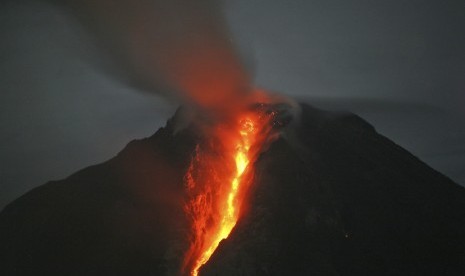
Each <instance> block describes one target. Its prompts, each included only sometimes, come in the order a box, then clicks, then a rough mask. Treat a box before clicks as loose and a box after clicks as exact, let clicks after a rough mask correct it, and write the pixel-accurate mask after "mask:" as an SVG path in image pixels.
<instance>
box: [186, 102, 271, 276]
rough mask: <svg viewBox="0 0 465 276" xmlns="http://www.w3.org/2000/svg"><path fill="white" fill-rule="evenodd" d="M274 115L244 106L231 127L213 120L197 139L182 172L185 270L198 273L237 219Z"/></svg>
mask: <svg viewBox="0 0 465 276" xmlns="http://www.w3.org/2000/svg"><path fill="white" fill-rule="evenodd" d="M272 115H273V114H271V113H268V114H266V113H264V112H256V111H248V112H244V114H241V116H240V117H239V118H238V120H237V121H238V122H237V124H235V125H234V126H233V127H226V126H217V127H216V128H215V130H214V131H213V133H212V134H211V135H210V138H209V139H208V140H209V141H208V142H206V143H204V144H200V145H197V147H196V150H195V153H194V156H193V158H192V160H191V163H190V166H189V169H188V171H187V174H186V178H185V180H186V186H187V191H188V194H189V199H188V201H187V203H186V206H185V211H186V213H187V214H188V216H189V218H190V220H191V224H192V237H191V244H190V248H189V250H188V251H187V253H186V255H185V258H184V264H183V267H184V269H183V271H184V273H183V274H187V273H190V275H192V276H196V275H198V273H199V269H200V267H201V266H202V265H204V264H205V263H206V262H207V261H208V260H209V259H210V257H211V255H212V254H213V253H214V252H215V250H216V248H217V247H218V245H219V244H220V242H221V241H222V240H223V239H226V238H227V237H228V236H229V234H230V233H231V231H232V229H233V228H234V226H235V225H236V222H237V221H238V219H239V216H240V214H241V206H242V205H243V202H244V198H245V195H246V193H247V190H248V188H249V187H250V184H251V183H252V177H253V175H252V174H253V168H250V165H251V164H253V163H254V162H255V161H256V159H257V157H258V154H259V153H260V152H261V150H262V149H263V147H264V146H265V145H266V144H268V143H269V141H271V139H270V132H271V129H272V128H271V125H270V119H271V118H272Z"/></svg>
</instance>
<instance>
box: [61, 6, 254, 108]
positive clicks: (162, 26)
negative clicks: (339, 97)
mask: <svg viewBox="0 0 465 276" xmlns="http://www.w3.org/2000/svg"><path fill="white" fill-rule="evenodd" d="M59 3H60V4H61V5H64V6H65V7H66V8H67V9H68V10H69V11H71V12H72V13H73V14H74V15H76V16H77V18H78V19H79V21H80V22H82V23H83V25H84V26H86V27H87V29H88V30H90V31H91V33H92V34H93V36H94V37H95V38H96V41H97V42H98V44H99V45H100V46H101V50H102V51H103V52H104V53H106V54H107V58H109V59H108V60H107V64H106V65H104V66H103V69H104V70H105V71H106V72H109V73H111V74H112V75H113V76H119V77H120V78H122V79H125V80H126V81H128V82H129V83H131V84H132V85H134V86H136V87H138V88H141V89H144V90H146V91H149V92H154V91H160V90H164V91H176V92H177V94H175V95H176V96H177V97H178V98H181V99H182V100H187V101H190V102H192V103H194V104H195V105H199V106H201V107H210V108H211V107H214V106H215V107H217V108H218V109H219V107H218V105H222V106H221V108H222V109H224V108H225V107H226V106H225V105H224V104H223V103H227V105H228V106H230V104H231V100H235V99H236V98H237V96H238V95H240V94H242V93H244V92H247V91H248V90H249V86H250V85H249V78H248V75H247V73H246V71H245V69H244V67H243V65H242V63H241V61H240V59H239V57H238V55H237V53H236V50H235V47H234V45H233V43H232V40H231V38H230V37H231V36H230V33H229V31H228V28H227V27H226V22H225V20H224V19H223V14H222V11H221V5H220V3H219V2H218V1H216V0H200V1H190V0H142V1H129V0H116V1H110V0H98V1H93V0H84V1H74V0H68V1H65V2H59ZM160 88H161V89H160Z"/></svg>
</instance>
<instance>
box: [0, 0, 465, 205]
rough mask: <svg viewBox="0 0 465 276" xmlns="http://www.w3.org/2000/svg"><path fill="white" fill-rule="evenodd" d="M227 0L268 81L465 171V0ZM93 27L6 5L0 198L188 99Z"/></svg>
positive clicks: (58, 13)
mask: <svg viewBox="0 0 465 276" xmlns="http://www.w3.org/2000/svg"><path fill="white" fill-rule="evenodd" d="M129 2H131V1H129ZM224 12H225V14H226V16H227V19H228V23H229V25H230V28H231V30H232V33H233V36H231V39H233V42H234V43H235V44H236V45H237V46H238V49H239V52H240V53H241V54H242V57H243V60H244V63H245V64H246V65H247V67H248V68H249V70H250V71H251V72H252V73H253V75H254V78H255V83H256V84H257V85H259V86H262V87H265V88H268V89H271V90H274V91H278V92H280V93H283V94H287V95H291V96H293V97H296V98H298V99H301V100H304V101H307V102H309V103H311V104H314V105H317V106H321V107H325V108H328V109H345V110H352V111H354V112H356V113H358V114H360V115H361V116H362V117H364V118H365V119H367V120H368V121H369V122H370V123H372V124H373V125H374V126H375V127H376V128H377V129H378V131H379V132H381V133H382V134H384V135H386V136H388V137H389V138H391V139H392V140H394V141H395V142H397V143H399V144H400V145H402V146H404V147H405V148H407V149H408V150H410V151H411V152H413V153H414V154H415V155H417V156H419V157H420V158H421V159H422V160H424V161H426V162H427V163H428V164H430V165H431V166H433V167H434V168H436V169H438V170H440V171H441V172H443V173H445V174H446V175H448V176H450V177H451V178H453V179H454V180H456V181H457V182H459V183H465V125H464V122H465V51H464V50H463V49H465V31H464V30H465V3H464V2H463V1H458V0H457V1H430V0H424V1H417V0H411V1H401V0H391V1H343V0H325V1H323V0H313V1H312V0H293V1H289V0H228V1H225V3H224ZM86 30H87V29H85V28H84V27H83V26H81V25H80V23H79V22H78V21H77V19H76V18H74V17H73V16H71V15H70V14H69V13H67V12H65V11H64V10H63V9H61V8H60V7H58V6H54V5H51V4H49V3H47V2H38V1H34V2H33V1H31V2H25V1H23V2H18V1H16V4H11V5H3V6H1V8H0V37H1V43H0V73H1V74H0V75H1V82H0V92H1V94H0V97H1V98H0V105H1V108H0V126H1V136H0V137H1V141H0V208H2V207H3V206H4V205H5V204H7V203H8V202H10V201H11V200H13V199H14V198H16V197H17V196H19V195H20V194H22V193H24V192H26V191H27V190H29V189H31V188H33V187H36V186H38V185H40V184H43V183H45V182H46V181H48V180H53V179H60V178H64V177H66V176H68V175H69V174H71V173H73V172H75V171H77V170H79V169H81V168H84V167H86V166H88V165H92V164H96V163H99V162H102V161H105V160H107V159H109V158H111V157H112V156H114V155H115V154H116V153H117V152H119V151H120V150H121V149H122V148H123V147H124V145H125V144H127V143H128V142H129V141H130V140H132V139H137V138H143V137H146V136H148V135H151V134H152V133H153V132H155V131H156V129H157V128H158V127H160V126H162V125H163V124H164V122H165V120H166V119H167V118H169V117H170V116H171V114H172V113H173V112H174V110H175V109H176V106H177V104H176V102H175V101H172V100H167V99H166V98H164V97H162V96H161V95H159V94H156V93H155V94H150V93H146V92H141V91H140V87H138V86H137V85H135V86H134V85H129V84H128V83H127V82H126V81H124V80H123V79H124V78H123V79H122V78H121V76H118V77H116V76H115V75H113V74H112V73H111V72H109V71H108V70H105V66H103V67H102V66H100V64H101V63H105V60H104V58H102V57H103V56H105V57H107V55H106V50H107V49H105V48H99V47H97V46H96V45H95V43H94V40H93V39H92V34H91V33H89V32H87V31H86Z"/></svg>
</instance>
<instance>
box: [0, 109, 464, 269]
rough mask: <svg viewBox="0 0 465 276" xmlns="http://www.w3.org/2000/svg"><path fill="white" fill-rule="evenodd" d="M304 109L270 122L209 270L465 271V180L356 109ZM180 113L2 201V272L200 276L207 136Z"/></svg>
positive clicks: (212, 256)
mask: <svg viewBox="0 0 465 276" xmlns="http://www.w3.org/2000/svg"><path fill="white" fill-rule="evenodd" d="M300 111H301V112H300V113H299V115H298V116H294V117H292V118H290V117H289V116H286V114H285V112H284V113H283V112H281V113H280V112H278V113H279V114H278V115H277V117H273V120H271V121H269V122H268V123H269V124H271V125H272V127H273V129H274V130H273V131H274V132H276V133H277V134H279V135H276V137H275V139H273V141H271V142H270V144H269V146H268V147H266V148H263V149H261V151H260V152H259V154H257V156H256V158H255V159H253V160H252V162H253V164H252V165H253V166H252V168H251V169H252V170H253V176H251V177H250V178H251V180H250V181H251V185H250V188H249V189H248V190H247V191H246V192H245V194H246V195H245V197H246V198H247V200H246V201H245V203H244V204H243V206H242V208H241V212H240V216H239V219H238V220H237V222H236V223H235V225H233V228H232V230H231V232H230V233H229V234H228V235H227V238H226V239H222V240H221V241H220V242H219V244H217V248H216V250H215V251H214V253H213V254H212V255H211V256H210V258H209V260H208V261H207V262H205V263H204V264H203V265H202V266H200V267H199V268H198V274H199V275H314V276H320V275H354V276H355V275H465V189H464V188H463V187H461V186H459V185H457V184H456V183H454V182H453V181H451V180H450V179H449V178H447V177H446V176H444V175H442V174H441V173H439V172H437V171H435V170H434V169H432V168H430V167H429V166H428V165H426V164H425V163H423V162H422V161H420V160H419V159H417V158H416V157H415V156H413V155H412V154H410V153H409V152H408V151H406V150H404V149H402V148H401V147H399V146H398V145H396V144H395V143H394V142H392V141H390V140H389V139H387V138H386V137H384V136H382V135H380V134H378V133H377V132H376V130H375V129H374V127H373V126H371V125H370V124H369V123H367V122H366V121H364V120H363V119H361V118H360V117H358V116H357V115H354V114H351V113H342V112H329V111H323V110H319V109H316V108H314V107H311V106H309V105H306V104H301V105H300ZM261 112H263V110H262V111H261ZM265 112H266V111H265ZM283 114H284V115H283ZM181 117H182V109H180V110H178V112H177V114H176V115H175V116H174V117H173V118H172V119H170V120H169V121H168V123H167V125H166V126H165V127H163V128H161V129H159V130H158V131H157V132H156V133H155V134H154V135H153V136H151V137H149V138H145V139H142V140H135V141H132V142H130V143H129V144H128V145H127V146H126V147H125V148H124V149H123V150H122V151H121V152H120V153H119V154H118V155H117V156H116V157H114V158H112V159H110V160H108V161H106V162H104V163H102V164H99V165H95V166H91V167H88V168H85V169H83V170H81V171H79V172H77V173H75V174H73V175H71V176H69V177H68V178H66V179H64V180H60V181H51V182H48V183H46V184H44V185H42V186H40V187H38V188H35V189H33V190H31V191H30V192H28V193H26V194H25V195H23V196H22V197H20V198H18V199H16V200H15V201H13V202H12V203H10V204H9V205H8V206H7V207H5V209H4V210H3V211H2V212H1V213H0V249H1V250H0V274H1V275H179V274H187V275H188V274H190V273H189V272H185V271H183V269H182V268H183V266H184V265H185V257H186V252H187V251H189V248H190V245H191V244H192V231H191V230H192V227H191V222H190V221H189V219H187V218H186V204H185V202H186V201H187V202H188V199H189V195H188V193H187V192H186V175H188V172H189V169H190V168H191V167H192V158H193V156H195V154H194V153H195V152H196V150H198V145H199V144H201V143H202V142H203V141H204V140H205V139H206V137H205V136H202V135H201V131H199V129H197V128H196V125H195V124H193V125H190V126H189V127H185V128H179V127H178V125H179V122H180V121H181V120H182V119H181ZM419 139H421V137H419ZM218 160H219V159H218ZM216 163H219V161H218V162H216ZM218 166H224V167H225V169H227V167H228V166H227V164H226V163H224V164H222V163H220V164H218ZM204 172H205V173H207V174H208V173H209V170H208V169H205V170H204ZM25 173H27V172H25ZM206 200H211V199H208V198H207V199H206ZM205 223H206V224H207V225H208V224H211V222H209V221H206V222H205Z"/></svg>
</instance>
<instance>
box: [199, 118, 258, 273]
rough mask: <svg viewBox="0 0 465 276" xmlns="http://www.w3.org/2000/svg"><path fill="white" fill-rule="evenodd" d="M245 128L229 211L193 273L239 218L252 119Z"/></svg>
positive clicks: (242, 133) (251, 132)
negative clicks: (239, 203)
mask: <svg viewBox="0 0 465 276" xmlns="http://www.w3.org/2000/svg"><path fill="white" fill-rule="evenodd" d="M243 128H244V130H241V131H240V138H241V139H240V140H239V141H238V143H237V146H236V151H235V153H234V160H235V163H236V172H235V175H234V177H233V179H232V181H231V188H230V192H229V194H228V200H227V212H225V213H224V214H223V218H222V220H221V223H220V225H219V227H218V233H217V234H216V237H215V238H213V239H212V243H211V244H210V246H209V247H208V248H207V249H206V250H205V251H204V252H203V253H202V255H201V256H200V258H199V259H198V260H197V261H196V263H195V266H194V268H193V269H192V272H191V275H192V276H197V275H198V273H199V269H200V267H201V266H202V265H204V264H205V263H206V262H207V261H208V260H209V259H210V257H211V255H212V254H213V252H215V250H216V248H217V247H218V245H219V243H220V242H221V241H222V240H224V239H226V238H227V237H228V236H229V234H230V233H231V230H232V229H233V228H234V226H235V225H236V222H237V219H238V210H237V209H238V208H236V205H237V203H236V199H237V194H238V191H239V185H240V184H241V177H242V175H243V174H244V172H245V169H246V168H247V166H248V165H249V162H250V160H249V157H248V153H249V150H250V146H251V140H252V139H251V138H252V137H251V136H252V135H253V130H254V125H253V122H252V121H251V120H246V121H245V122H243Z"/></svg>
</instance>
